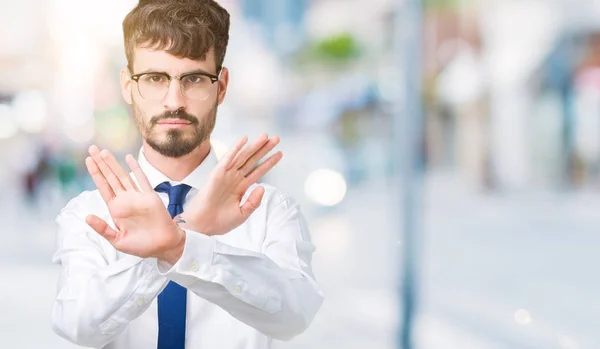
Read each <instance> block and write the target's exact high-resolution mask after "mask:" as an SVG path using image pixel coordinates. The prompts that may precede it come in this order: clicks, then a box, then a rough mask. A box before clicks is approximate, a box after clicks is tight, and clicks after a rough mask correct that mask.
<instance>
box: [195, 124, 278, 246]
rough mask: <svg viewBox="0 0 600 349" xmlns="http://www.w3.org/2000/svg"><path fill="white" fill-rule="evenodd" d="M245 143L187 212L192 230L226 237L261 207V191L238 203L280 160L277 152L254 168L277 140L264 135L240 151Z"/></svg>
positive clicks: (225, 160)
mask: <svg viewBox="0 0 600 349" xmlns="http://www.w3.org/2000/svg"><path fill="white" fill-rule="evenodd" d="M245 142H246V139H245V138H242V139H241V140H240V141H239V142H238V144H236V146H235V147H233V149H232V150H231V151H230V152H229V153H228V154H227V155H226V156H224V157H223V159H222V160H221V161H220V162H219V164H218V165H217V167H216V168H214V169H213V171H212V172H211V174H210V176H209V179H208V181H207V183H206V184H205V185H204V186H203V187H202V188H200V191H199V192H198V195H196V197H195V198H194V199H193V200H192V201H191V202H190V204H189V205H188V207H187V208H186V210H185V212H184V216H185V219H186V222H187V223H189V224H190V226H191V228H192V229H193V230H197V231H199V232H202V233H204V234H207V235H220V234H225V233H227V232H229V231H231V230H233V229H235V228H236V227H238V226H239V225H241V224H242V223H244V222H245V221H246V219H248V217H249V216H250V214H252V212H254V210H256V208H257V207H258V206H259V205H260V202H261V199H262V196H263V194H264V188H262V187H257V188H256V189H254V190H253V191H252V193H251V194H250V196H249V197H248V200H246V202H245V203H244V204H242V202H241V201H242V198H243V197H244V194H245V193H246V191H247V190H248V188H249V187H250V186H251V185H252V184H254V183H255V182H256V181H257V180H258V179H259V178H260V177H262V176H263V175H264V174H265V173H266V172H267V171H269V170H270V169H271V168H273V166H275V165H276V164H277V163H278V162H279V160H281V153H280V152H278V153H276V154H274V155H272V156H270V157H269V158H268V159H266V160H265V161H264V162H263V163H262V164H260V165H258V166H256V167H254V165H255V164H256V163H257V162H258V161H259V160H260V159H261V158H262V157H263V156H264V155H265V154H267V153H268V152H269V151H270V150H271V149H273V148H274V147H275V146H276V145H277V144H278V143H279V138H278V137H274V138H273V139H268V138H267V136H266V135H263V136H261V137H260V138H259V139H258V140H257V141H255V142H254V143H253V144H252V145H250V146H249V147H247V148H245V149H243V150H242V147H243V145H244V144H245Z"/></svg>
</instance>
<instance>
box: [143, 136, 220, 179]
mask: <svg viewBox="0 0 600 349" xmlns="http://www.w3.org/2000/svg"><path fill="white" fill-rule="evenodd" d="M143 147H144V156H145V157H146V160H148V162H149V163H150V165H152V166H154V168H156V169H157V170H159V171H160V172H161V173H162V174H164V175H165V176H167V177H169V179H171V180H172V181H176V182H180V181H182V180H183V179H184V178H185V177H187V176H188V175H189V174H190V173H192V172H193V171H194V170H195V169H196V168H197V167H198V166H200V164H201V163H202V162H203V161H204V159H206V156H207V155H208V153H209V152H210V140H206V141H205V142H204V143H202V144H200V146H199V147H198V148H196V149H194V151H192V152H191V153H189V154H187V155H184V156H182V157H180V158H170V157H167V156H164V155H161V154H159V153H158V152H157V151H156V150H154V149H152V147H150V146H149V145H148V144H147V143H146V142H143Z"/></svg>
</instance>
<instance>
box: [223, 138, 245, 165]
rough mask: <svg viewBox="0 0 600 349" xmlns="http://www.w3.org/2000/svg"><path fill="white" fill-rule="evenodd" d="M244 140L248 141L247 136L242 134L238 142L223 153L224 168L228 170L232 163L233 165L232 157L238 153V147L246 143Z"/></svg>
mask: <svg viewBox="0 0 600 349" xmlns="http://www.w3.org/2000/svg"><path fill="white" fill-rule="evenodd" d="M246 142H248V137H246V136H242V138H240V140H238V142H237V143H236V144H235V145H234V146H233V148H232V149H231V150H230V151H229V152H228V153H227V155H225V156H224V157H223V160H222V161H223V163H224V164H225V169H226V170H229V169H231V167H232V165H233V159H234V158H235V156H236V155H237V154H238V153H239V151H240V149H242V147H243V146H244V144H246Z"/></svg>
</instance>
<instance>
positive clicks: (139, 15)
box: [123, 0, 229, 73]
mask: <svg viewBox="0 0 600 349" xmlns="http://www.w3.org/2000/svg"><path fill="white" fill-rule="evenodd" d="M123 36H124V41H125V55H126V56H127V67H128V68H129V71H130V72H132V73H133V59H134V50H135V48H136V47H148V48H153V49H158V50H165V51H166V52H168V53H169V54H172V55H174V56H176V57H180V58H190V59H206V55H207V53H208V51H209V50H210V49H211V47H214V53H215V63H216V67H217V72H218V71H219V70H220V69H221V68H222V66H223V60H224V59H225V51H226V50H227V43H228V42H229V13H228V12H227V10H225V9H224V8H223V7H221V5H219V4H218V3H217V2H216V1H214V0H140V2H139V3H138V5H137V6H136V7H135V8H134V9H133V10H131V12H129V14H127V16H126V17H125V19H124V20H123Z"/></svg>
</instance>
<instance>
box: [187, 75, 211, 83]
mask: <svg viewBox="0 0 600 349" xmlns="http://www.w3.org/2000/svg"><path fill="white" fill-rule="evenodd" d="M205 79H206V78H205V77H204V76H203V75H188V76H186V77H185V80H186V82H188V83H191V84H199V83H202V82H204V80H205Z"/></svg>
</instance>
